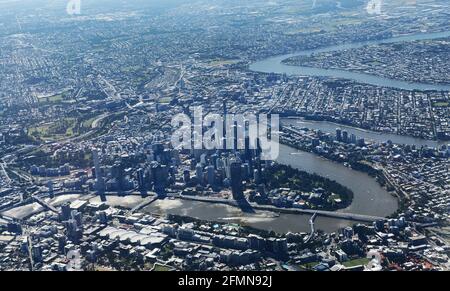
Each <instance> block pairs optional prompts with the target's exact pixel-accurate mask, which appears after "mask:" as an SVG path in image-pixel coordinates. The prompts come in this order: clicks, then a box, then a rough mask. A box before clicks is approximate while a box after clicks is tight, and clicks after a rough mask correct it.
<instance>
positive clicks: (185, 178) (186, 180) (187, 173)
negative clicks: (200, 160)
mask: <svg viewBox="0 0 450 291" xmlns="http://www.w3.org/2000/svg"><path fill="white" fill-rule="evenodd" d="M190 180H191V172H190V171H189V170H187V169H186V170H184V171H183V181H184V183H185V184H187V183H189V181H190Z"/></svg>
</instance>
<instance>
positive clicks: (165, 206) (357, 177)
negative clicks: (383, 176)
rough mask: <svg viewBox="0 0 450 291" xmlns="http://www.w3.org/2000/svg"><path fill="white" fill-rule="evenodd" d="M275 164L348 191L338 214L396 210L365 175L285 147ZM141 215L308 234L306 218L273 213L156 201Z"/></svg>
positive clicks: (337, 224) (331, 225) (330, 226)
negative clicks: (346, 203) (345, 203)
mask: <svg viewBox="0 0 450 291" xmlns="http://www.w3.org/2000/svg"><path fill="white" fill-rule="evenodd" d="M277 161H278V162H279V163H282V164H286V165H290V166H292V167H295V168H297V169H300V170H303V171H307V172H310V173H317V174H319V175H321V176H324V177H327V178H329V179H331V180H335V181H337V182H339V183H341V184H342V185H344V186H346V187H348V188H349V189H351V190H352V191H353V193H354V199H353V202H352V204H351V205H350V206H349V207H348V208H345V209H341V210H340V211H341V212H348V213H357V214H366V215H374V216H388V215H390V214H392V213H394V212H395V211H396V210H397V209H398V202H397V199H396V198H395V197H394V196H392V195H391V194H390V193H388V192H387V191H386V190H385V189H383V188H382V187H381V186H380V185H379V184H378V183H377V182H376V181H375V179H374V178H372V177H370V176H368V175H367V174H364V173H361V172H358V171H355V170H352V169H349V168H347V167H345V166H343V165H341V164H338V163H334V162H332V161H329V160H326V159H324V158H321V157H318V156H316V155H314V154H311V153H307V152H303V151H298V150H296V149H293V148H291V147H289V146H285V145H281V146H280V155H279V157H278V160H277ZM145 211H147V212H150V213H159V214H168V213H170V214H178V215H185V216H191V217H196V218H200V219H205V220H214V221H221V222H234V223H240V224H244V225H249V226H253V227H256V228H261V229H266V230H274V231H276V232H280V233H286V232H289V231H291V232H308V231H309V230H310V226H309V219H310V216H309V215H296V214H280V215H275V214H274V213H273V212H268V211H256V213H244V212H242V211H241V210H240V209H238V208H235V207H232V206H228V205H221V204H211V203H206V202H198V201H188V200H157V201H156V202H154V203H153V204H151V205H150V206H148V207H147V208H145ZM354 223H355V222H352V221H347V220H342V219H333V218H327V217H317V219H316V221H315V226H316V228H317V229H321V230H324V231H328V232H333V231H336V230H338V229H339V228H342V227H345V226H348V225H352V224H354Z"/></svg>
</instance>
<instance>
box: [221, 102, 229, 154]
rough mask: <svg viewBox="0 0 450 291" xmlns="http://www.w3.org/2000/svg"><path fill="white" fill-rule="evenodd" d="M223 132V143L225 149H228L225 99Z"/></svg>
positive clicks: (224, 103)
mask: <svg viewBox="0 0 450 291" xmlns="http://www.w3.org/2000/svg"><path fill="white" fill-rule="evenodd" d="M222 106H223V116H222V117H223V133H222V145H223V149H224V150H226V149H227V114H228V112H227V101H226V100H225V99H224V100H223V103H222Z"/></svg>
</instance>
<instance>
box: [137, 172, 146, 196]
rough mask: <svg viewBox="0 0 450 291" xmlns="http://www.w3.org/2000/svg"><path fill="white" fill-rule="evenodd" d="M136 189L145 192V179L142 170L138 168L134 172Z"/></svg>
mask: <svg viewBox="0 0 450 291" xmlns="http://www.w3.org/2000/svg"><path fill="white" fill-rule="evenodd" d="M136 175H137V181H138V187H139V190H140V191H145V177H144V169H142V168H139V169H138V170H137V172H136Z"/></svg>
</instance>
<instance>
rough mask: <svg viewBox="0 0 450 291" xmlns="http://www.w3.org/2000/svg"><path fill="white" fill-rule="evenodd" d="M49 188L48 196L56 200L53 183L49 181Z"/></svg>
mask: <svg viewBox="0 0 450 291" xmlns="http://www.w3.org/2000/svg"><path fill="white" fill-rule="evenodd" d="M47 188H48V195H49V197H50V198H54V197H55V193H54V190H53V181H51V180H50V181H48V182H47Z"/></svg>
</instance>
